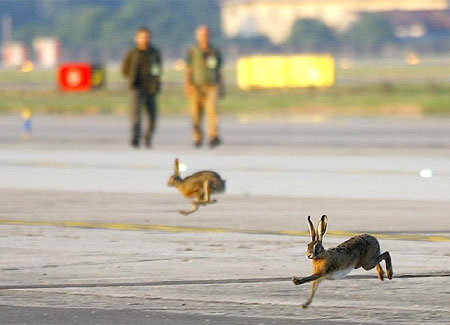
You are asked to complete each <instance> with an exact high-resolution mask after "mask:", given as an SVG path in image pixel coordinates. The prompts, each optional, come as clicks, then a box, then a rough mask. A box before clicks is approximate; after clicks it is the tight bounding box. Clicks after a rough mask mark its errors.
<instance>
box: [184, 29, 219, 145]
mask: <svg viewBox="0 0 450 325" xmlns="http://www.w3.org/2000/svg"><path fill="white" fill-rule="evenodd" d="M195 36H196V40H197V44H196V46H194V47H192V48H191V49H189V51H188V54H187V67H186V76H185V94H186V96H187V97H188V100H189V107H190V112H191V117H192V124H193V128H194V134H193V138H194V145H195V147H197V148H198V147H200V146H201V145H202V144H203V132H202V126H201V123H202V119H203V111H204V110H205V111H206V116H207V118H208V136H209V146H210V147H211V148H214V147H216V146H218V145H219V144H220V143H221V140H220V138H219V117H218V114H217V100H218V96H219V91H221V89H222V76H221V67H222V58H221V55H220V51H219V50H218V49H216V48H214V47H212V46H211V44H210V41H209V28H208V27H206V26H199V27H198V28H197V30H196V31H195Z"/></svg>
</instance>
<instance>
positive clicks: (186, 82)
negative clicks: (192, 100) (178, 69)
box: [184, 51, 193, 97]
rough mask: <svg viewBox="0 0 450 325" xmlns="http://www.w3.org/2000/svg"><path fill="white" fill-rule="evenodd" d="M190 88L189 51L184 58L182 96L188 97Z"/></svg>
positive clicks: (190, 61)
mask: <svg viewBox="0 0 450 325" xmlns="http://www.w3.org/2000/svg"><path fill="white" fill-rule="evenodd" d="M192 87H193V83H192V53H191V51H189V52H188V54H187V58H186V68H185V74H184V95H185V96H186V97H189V96H190V94H191V92H192Z"/></svg>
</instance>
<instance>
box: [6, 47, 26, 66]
mask: <svg viewBox="0 0 450 325" xmlns="http://www.w3.org/2000/svg"><path fill="white" fill-rule="evenodd" d="M1 52H2V64H3V66H4V67H6V68H17V67H20V66H21V65H22V64H23V63H24V62H25V61H26V60H27V48H26V46H25V44H24V43H21V42H11V43H5V44H3V45H2V51H1Z"/></svg>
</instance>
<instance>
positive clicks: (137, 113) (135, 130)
mask: <svg viewBox="0 0 450 325" xmlns="http://www.w3.org/2000/svg"><path fill="white" fill-rule="evenodd" d="M155 97H156V96H155V95H152V94H150V93H149V92H148V91H145V90H142V89H132V91H131V141H132V143H133V144H139V140H140V138H141V120H142V118H141V116H142V113H141V111H142V106H144V112H145V115H146V117H147V122H148V123H147V128H146V129H145V134H144V140H145V144H146V145H150V144H151V141H152V135H153V131H154V129H155V124H156V113H157V112H156V98H155Z"/></svg>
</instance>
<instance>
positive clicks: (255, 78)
mask: <svg viewBox="0 0 450 325" xmlns="http://www.w3.org/2000/svg"><path fill="white" fill-rule="evenodd" d="M334 79H335V75H334V58H333V57H332V56H331V55H326V54H325V55H293V56H252V57H243V58H240V59H239V60H238V63H237V82H238V86H239V87H240V88H243V89H248V88H295V87H330V86H333V84H334Z"/></svg>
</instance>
